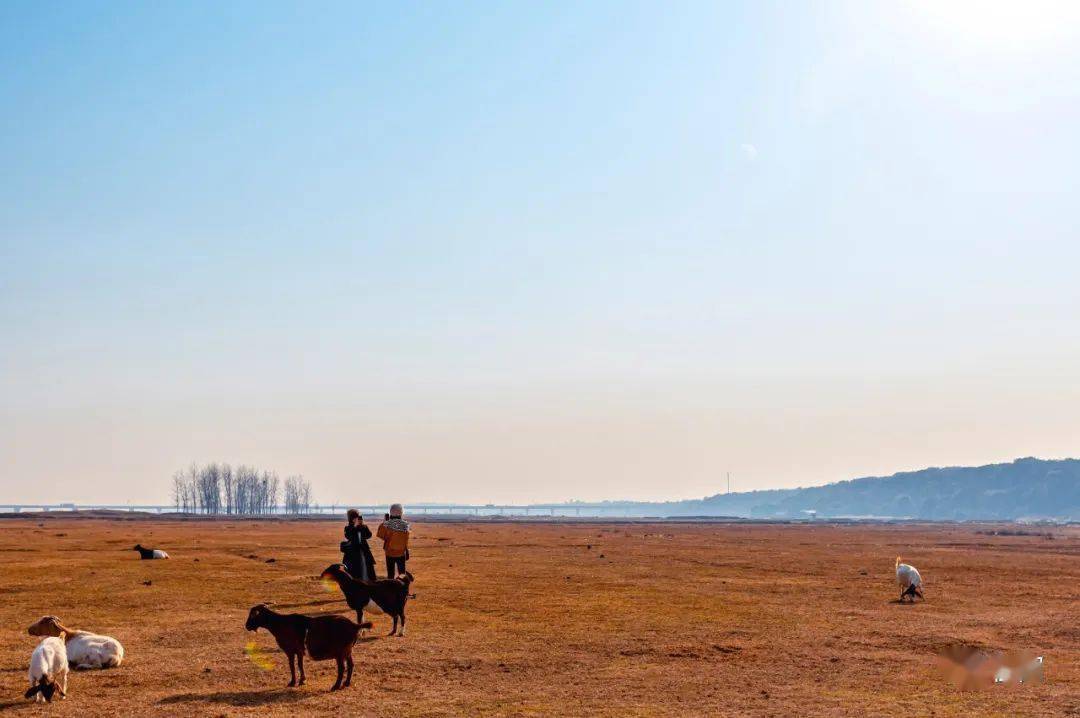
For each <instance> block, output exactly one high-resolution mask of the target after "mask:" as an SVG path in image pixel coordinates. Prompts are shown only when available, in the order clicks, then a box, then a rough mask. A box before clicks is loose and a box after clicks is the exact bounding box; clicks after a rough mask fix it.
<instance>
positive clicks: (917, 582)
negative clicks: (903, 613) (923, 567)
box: [896, 556, 926, 603]
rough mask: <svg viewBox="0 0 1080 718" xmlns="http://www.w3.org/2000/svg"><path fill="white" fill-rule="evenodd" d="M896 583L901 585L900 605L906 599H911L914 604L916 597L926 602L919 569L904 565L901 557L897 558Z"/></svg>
mask: <svg viewBox="0 0 1080 718" xmlns="http://www.w3.org/2000/svg"><path fill="white" fill-rule="evenodd" d="M896 582H897V583H898V584H899V585H900V603H903V602H904V599H905V598H910V599H911V602H912V603H914V602H915V597H916V596H918V597H919V598H922V599H923V600H924V601H925V600H926V599H925V598H924V597H923V593H922V583H923V581H922V576H920V575H919V569H917V568H915V567H914V566H911V565H909V564H906V563H903V562H902V561H901V560H900V557H899V556H897V557H896Z"/></svg>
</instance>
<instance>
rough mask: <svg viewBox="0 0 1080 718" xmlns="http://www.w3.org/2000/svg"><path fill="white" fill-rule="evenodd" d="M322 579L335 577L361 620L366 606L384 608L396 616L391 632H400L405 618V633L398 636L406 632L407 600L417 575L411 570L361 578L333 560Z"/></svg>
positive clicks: (350, 606) (387, 612)
mask: <svg viewBox="0 0 1080 718" xmlns="http://www.w3.org/2000/svg"><path fill="white" fill-rule="evenodd" d="M319 578H322V579H324V580H325V579H332V580H333V581H335V582H336V583H337V585H338V588H340V589H341V592H342V593H343V594H345V602H346V603H348V604H349V608H351V609H352V610H354V611H356V620H357V621H360V622H363V620H364V609H365V608H366V609H368V610H376V609H377V610H381V611H382V612H383V613H385V614H386V615H388V616H390V617H391V618H393V619H394V626H393V628H391V629H390V635H391V636H393V635H394V634H395V633H397V630H398V619H401V633H400V634H398V635H401V636H404V635H405V602H406V601H408V600H409V598H411V596H410V595H409V586H410V585H411V584H412V582H413V575H412V574H411V573H409V572H408V571H406V572H405V574H404V575H402V576H398V577H397V578H383V579H379V580H378V581H361V580H359V579H355V578H353V577H352V576H350V575H349V572H348V571H346V570H345V567H344V566H343V565H341V564H340V563H333V564H330V565H329V566H327V567H326V570H325V571H323V572H322V574H321V575H320V576H319ZM372 604H374V605H372Z"/></svg>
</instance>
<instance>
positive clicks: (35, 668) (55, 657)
mask: <svg viewBox="0 0 1080 718" xmlns="http://www.w3.org/2000/svg"><path fill="white" fill-rule="evenodd" d="M67 675H68V659H67V648H66V647H65V646H64V636H63V634H61V635H59V636H49V637H48V638H43V639H41V643H39V644H38V645H37V648H35V649H34V652H33V654H31V656H30V688H29V689H28V690H27V691H26V693H25V696H26V697H27V698H33V699H34V701H35V702H37V703H45V702H49V703H51V702H52V699H53V694H54V693H59V694H60V697H61V698H67Z"/></svg>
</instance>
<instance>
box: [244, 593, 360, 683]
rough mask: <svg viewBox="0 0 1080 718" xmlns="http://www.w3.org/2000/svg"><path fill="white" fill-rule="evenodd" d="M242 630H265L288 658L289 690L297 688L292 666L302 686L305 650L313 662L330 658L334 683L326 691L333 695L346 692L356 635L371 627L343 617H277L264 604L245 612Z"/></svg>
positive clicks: (290, 614) (351, 670)
mask: <svg viewBox="0 0 1080 718" xmlns="http://www.w3.org/2000/svg"><path fill="white" fill-rule="evenodd" d="M244 628H246V629H247V630H249V631H257V630H258V629H260V628H265V629H266V630H268V631H270V633H271V634H273V636H274V640H275V641H277V644H278V647H279V648H281V650H282V651H283V652H284V653H285V655H286V656H288V657H289V673H290V674H291V676H292V680H290V681H289V686H295V685H297V683H296V666H295V664H296V663H299V664H300V683H299V685H304V680H305V676H304V651H305V649H306V650H307V654H308V655H309V656H311V660H313V661H326V660H329V659H331V658H333V659H334V660H336V661H337V680H336V681H335V682H334V686H333V687H332V688H331V689H330V690H332V691H336V690H338V689H339V688H348V686H349V684H350V683H351V682H352V673H353V657H352V649H353V646H354V645H356V637H357V636H358V635H360V629H362V628H371V624H370V623H367V624H359V625H357V624H355V623H353V622H352V621H350V620H349V619H347V618H345V617H344V616H304V615H301V614H299V613H277V612H275V611H272V610H270V608H269V607H268V606H267V605H266V604H265V603H260V604H259V605H258V606H253V607H252V608H251V611H249V612H248V619H247V623H245V624H244ZM346 669H347V670H348V673H347V675H345V681H344V683H342V680H341V678H342V674H344V673H345V672H346Z"/></svg>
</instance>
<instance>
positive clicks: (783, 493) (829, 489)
mask: <svg viewBox="0 0 1080 718" xmlns="http://www.w3.org/2000/svg"><path fill="white" fill-rule="evenodd" d="M652 510H653V511H659V512H660V513H662V514H665V515H668V516H691V515H704V516H716V515H725V516H745V517H754V518H805V517H806V516H807V515H808V514H807V512H808V511H815V512H817V515H818V516H819V517H841V516H851V517H889V518H917V519H960V520H962V519H1005V520H1015V519H1025V518H1031V519H1038V518H1052V519H1071V520H1080V459H1061V460H1057V461H1045V460H1042V459H1033V458H1027V459H1017V460H1016V461H1013V462H1012V463H1008V464H989V465H987V466H971V467H963V466H957V467H948V468H932V469H923V470H921V471H906V472H902V473H898V474H893V475H892V476H871V477H866V478H862V479H852V480H850V481H841V482H838V483H835V484H828V485H826V486H814V487H810V488H803V489H778V490H772V491H750V492H745V493H736V494H717V495H716V496H709V497H707V498H705V499H702V500H700V501H677V502H670V503H665V504H656V505H654V508H653V509H652Z"/></svg>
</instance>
